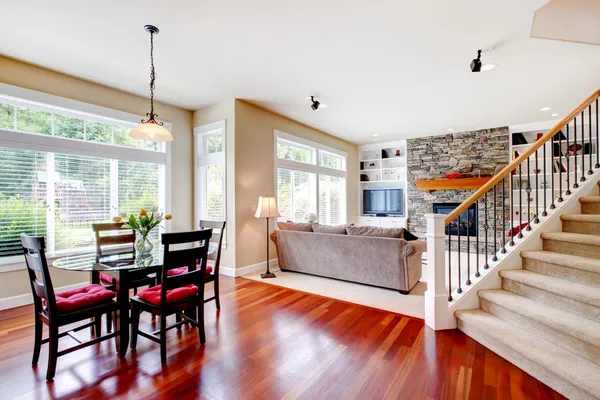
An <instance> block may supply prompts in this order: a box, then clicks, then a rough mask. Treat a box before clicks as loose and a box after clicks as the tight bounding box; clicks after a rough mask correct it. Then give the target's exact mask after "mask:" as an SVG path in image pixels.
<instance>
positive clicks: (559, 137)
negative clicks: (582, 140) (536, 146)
mask: <svg viewBox="0 0 600 400" xmlns="http://www.w3.org/2000/svg"><path fill="white" fill-rule="evenodd" d="M552 139H553V140H554V141H555V142H558V141H559V140H567V137H566V136H565V134H564V133H563V131H558V133H557V134H556V135H554V137H553V138H552Z"/></svg>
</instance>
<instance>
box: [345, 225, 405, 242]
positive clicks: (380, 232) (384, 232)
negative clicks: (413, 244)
mask: <svg viewBox="0 0 600 400" xmlns="http://www.w3.org/2000/svg"><path fill="white" fill-rule="evenodd" d="M403 229H404V228H377V227H375V226H348V227H347V228H346V233H348V235H352V236H374V237H385V238H395V239H402V238H403V236H404V232H403Z"/></svg>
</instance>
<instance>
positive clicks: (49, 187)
mask: <svg viewBox="0 0 600 400" xmlns="http://www.w3.org/2000/svg"><path fill="white" fill-rule="evenodd" d="M54 171H55V167H54V153H46V236H47V239H48V240H47V243H46V251H47V253H48V254H54V252H55V249H56V243H55V239H56V234H55V232H56V227H55V215H56V211H55V208H56V206H55V201H54V193H55V182H54V177H55V174H56V173H55V172H54Z"/></svg>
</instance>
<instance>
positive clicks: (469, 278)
mask: <svg viewBox="0 0 600 400" xmlns="http://www.w3.org/2000/svg"><path fill="white" fill-rule="evenodd" d="M470 211H471V210H469V209H468V208H467V282H466V283H467V286H469V285H470V284H471V234H470V233H469V231H470V230H471V215H470V214H471V212H470Z"/></svg>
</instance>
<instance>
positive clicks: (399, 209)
mask: <svg viewBox="0 0 600 400" xmlns="http://www.w3.org/2000/svg"><path fill="white" fill-rule="evenodd" d="M363 214H375V215H377V216H385V215H404V189H371V190H363Z"/></svg>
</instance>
